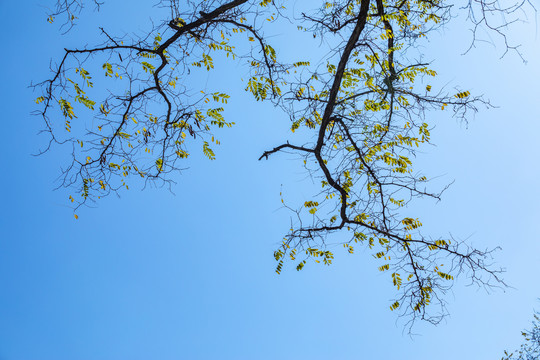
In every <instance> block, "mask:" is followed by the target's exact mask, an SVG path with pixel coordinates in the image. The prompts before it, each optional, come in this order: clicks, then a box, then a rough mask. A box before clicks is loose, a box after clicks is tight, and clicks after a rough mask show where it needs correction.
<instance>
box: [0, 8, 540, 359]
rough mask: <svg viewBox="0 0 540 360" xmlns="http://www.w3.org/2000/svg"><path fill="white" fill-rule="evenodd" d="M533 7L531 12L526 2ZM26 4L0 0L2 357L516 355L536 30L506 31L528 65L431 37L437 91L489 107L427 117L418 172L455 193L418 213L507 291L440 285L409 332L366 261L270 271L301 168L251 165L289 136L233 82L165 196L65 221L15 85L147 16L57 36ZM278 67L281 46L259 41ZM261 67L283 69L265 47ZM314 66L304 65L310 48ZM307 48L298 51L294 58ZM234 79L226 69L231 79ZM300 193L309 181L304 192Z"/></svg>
mask: <svg viewBox="0 0 540 360" xmlns="http://www.w3.org/2000/svg"><path fill="white" fill-rule="evenodd" d="M535 1H536V4H537V8H540V6H538V5H540V4H538V1H537V0H535ZM47 3H48V4H49V5H50V4H52V0H47V1H45V0H43V1H27V2H18V3H17V2H15V1H6V0H1V1H0V13H1V14H3V15H4V16H3V23H2V32H1V35H0V36H1V38H2V44H3V54H4V55H3V56H2V58H1V59H0V62H1V66H0V71H1V73H0V74H1V79H2V86H1V87H0V92H1V93H0V95H1V97H0V98H1V99H2V105H3V109H4V121H3V124H4V125H3V127H2V141H1V142H0V151H1V157H0V164H1V169H3V174H2V176H0V189H1V193H2V200H3V201H2V202H1V205H0V206H1V208H0V215H1V216H0V289H1V293H0V294H1V296H0V319H1V320H0V359H1V360H26V359H28V360H31V359H51V360H56V359H58V360H61V359H66V360H68V359H69V360H74V359H103V360H105V359H133V360H135V359H162V360H167V359H370V360H379V359H380V360H383V359H391V360H393V359H396V360H398V359H399V360H408V359H415V360H431V359H437V360H450V359H452V360H453V359H475V360H488V359H500V357H501V356H502V353H503V350H504V349H509V350H513V349H515V348H517V347H518V346H519V344H520V343H521V339H522V338H521V336H520V331H521V330H522V329H524V328H526V327H528V326H529V325H530V321H531V320H532V313H533V308H535V307H536V308H537V309H538V308H539V307H540V303H539V302H538V300H537V298H538V297H540V279H539V274H540V241H539V237H540V235H539V233H538V229H539V227H540V187H539V186H538V183H539V181H538V178H539V175H540V166H539V162H540V160H539V159H540V156H539V155H540V152H539V150H538V148H539V144H540V140H539V134H540V110H539V109H540V108H539V104H540V87H539V85H538V82H539V80H540V41H539V40H538V38H537V36H536V35H535V34H536V24H535V17H534V14H532V15H531V14H529V20H530V23H528V24H517V25H516V26H515V27H514V28H513V29H512V31H511V32H510V35H511V39H512V40H514V41H515V42H519V43H521V44H522V45H523V46H522V50H523V53H524V56H525V57H526V59H527V60H528V64H526V65H525V64H523V62H522V61H521V60H520V59H519V58H518V57H517V56H515V55H513V54H508V55H507V56H506V57H504V58H502V59H499V57H500V56H501V55H502V53H503V51H502V49H501V48H500V47H499V48H497V47H493V46H491V45H489V44H479V46H478V47H477V48H476V49H473V50H472V51H471V52H469V53H468V54H467V55H466V56H461V53H463V52H464V51H465V50H466V49H467V45H468V42H469V39H470V35H469V33H468V31H467V29H466V27H464V26H463V25H462V24H461V23H460V21H459V20H457V21H456V23H454V24H453V25H450V26H449V27H448V28H447V29H446V30H444V31H440V32H439V33H438V34H434V36H433V37H432V39H431V42H430V43H429V44H428V45H426V47H425V53H426V58H428V59H434V60H435V62H434V68H435V69H436V70H437V71H438V73H439V74H440V75H439V80H438V81H440V83H441V84H448V86H449V87H450V88H453V87H454V86H456V85H461V86H462V87H463V88H467V89H469V90H470V91H471V92H473V93H475V94H485V96H486V97H487V98H489V99H490V100H491V101H492V103H493V104H495V105H497V106H498V108H495V109H490V110H484V109H481V111H480V112H479V113H478V114H477V115H476V116H475V117H474V118H471V119H470V121H469V123H468V124H464V123H460V122H457V121H456V120H454V119H452V118H450V117H448V116H447V115H444V114H438V115H437V116H436V117H435V118H432V119H431V124H434V125H436V128H435V130H434V131H433V132H432V140H433V143H435V144H437V146H436V147H432V148H427V149H426V152H425V153H424V154H422V155H421V156H419V159H418V162H419V165H417V168H420V167H422V168H423V169H424V170H425V172H426V173H428V174H431V175H432V176H433V175H441V176H442V178H441V179H442V180H444V181H445V182H451V181H452V180H455V183H454V185H453V186H452V187H450V189H449V190H448V191H447V192H446V193H445V196H444V198H443V201H442V202H440V203H437V204H434V203H431V202H429V201H426V202H422V203H421V204H419V205H418V206H417V207H415V209H416V212H417V214H418V216H419V217H420V218H421V219H422V221H423V223H424V226H425V228H426V230H428V231H431V233H434V234H443V235H444V234H452V235H453V236H454V237H457V238H460V239H466V238H468V241H469V242H470V243H471V244H473V245H474V246H476V247H479V248H492V247H496V246H501V247H502V250H501V251H499V252H498V253H497V254H496V263H497V264H499V265H500V266H502V267H505V268H506V269H507V272H506V274H505V276H504V278H505V280H506V281H507V283H508V284H509V285H511V286H512V288H508V289H505V290H504V291H503V290H495V291H491V292H489V293H488V292H486V291H485V290H483V289H478V288H476V287H467V286H466V284H467V282H466V281H465V279H464V280H460V281H457V284H456V285H455V287H454V289H453V291H452V292H451V293H450V294H449V296H448V297H447V300H448V310H449V312H450V314H451V315H450V316H449V317H448V318H447V319H446V320H445V321H443V322H442V323H441V324H440V325H438V326H436V327H435V326H431V325H426V324H421V323H418V325H417V326H416V327H415V328H414V332H415V333H416V334H417V335H416V336H413V337H410V336H408V335H407V334H406V333H404V332H403V321H402V320H399V319H397V318H396V317H395V314H394V313H392V312H390V311H389V305H390V299H391V298H392V294H393V287H392V284H391V283H390V280H389V278H388V276H386V274H384V275H383V274H381V273H379V272H378V271H377V265H376V264H377V263H376V262H375V261H374V260H373V259H372V257H371V255H370V253H369V252H368V251H364V250H361V251H357V252H356V253H355V254H354V255H347V254H345V252H344V251H343V252H341V251H336V259H335V264H334V265H332V266H331V267H323V266H319V267H317V266H308V267H306V269H305V270H304V271H302V272H296V271H295V270H294V269H293V268H292V267H288V268H286V269H285V270H284V271H283V272H282V274H281V275H279V276H278V275H276V274H275V273H274V268H275V262H274V259H273V257H272V253H273V251H274V249H275V248H276V246H277V244H278V243H279V242H280V239H281V237H282V236H283V235H284V234H285V232H286V230H287V228H288V223H289V216H290V214H289V213H288V212H287V211H286V210H283V209H281V208H280V200H279V193H280V191H282V190H283V192H284V193H285V195H287V194H288V193H289V194H294V195H293V196H295V197H300V198H303V197H305V196H308V195H309V193H305V194H304V192H303V184H305V181H306V176H305V174H304V173H303V172H302V168H301V166H299V165H300V162H301V160H297V159H296V158H295V157H294V156H290V155H285V154H283V155H277V156H275V157H274V158H272V159H271V160H269V161H263V162H259V161H257V158H258V157H259V156H260V154H261V153H262V152H263V151H264V150H265V149H268V148H271V147H273V146H275V145H277V144H278V143H281V142H282V141H283V139H287V138H290V136H291V135H290V131H289V130H288V129H289V123H288V120H287V119H286V117H285V116H283V114H281V113H280V112H278V111H276V110H274V109H273V108H272V107H271V106H270V105H269V104H260V103H258V104H257V103H255V102H254V101H252V100H251V99H249V96H247V95H248V94H244V93H243V90H242V89H243V86H245V85H243V84H242V83H241V82H240V81H238V80H237V79H236V78H231V79H228V78H223V79H221V81H223V83H226V84H228V86H229V87H230V91H229V93H230V94H231V95H233V98H232V100H231V101H230V106H229V107H228V108H227V114H228V116H229V118H228V119H230V120H233V121H235V122H236V123H237V125H236V126H235V127H234V128H233V129H230V130H227V131H223V135H222V136H221V142H222V145H221V146H220V147H219V149H216V150H217V156H218V158H217V160H216V161H213V162H210V161H207V160H204V159H203V158H202V157H201V156H197V155H196V156H195V158H194V160H193V161H192V162H191V163H190V168H189V169H188V170H186V171H184V172H183V173H182V174H181V175H178V176H176V177H175V179H176V180H177V182H178V184H177V185H176V186H175V187H174V189H173V190H174V192H175V195H173V194H171V193H169V192H168V191H166V190H165V189H159V188H158V189H155V188H148V189H146V190H145V191H143V192H141V191H139V187H138V186H135V184H133V186H132V187H131V188H132V189H133V190H130V191H129V192H124V193H122V195H121V198H117V197H114V196H113V197H110V198H107V199H104V200H103V201H101V202H100V203H99V204H98V206H97V207H96V208H85V209H81V210H80V211H79V212H78V214H79V216H80V219H79V220H75V219H74V217H73V212H72V209H71V208H70V207H69V203H68V199H67V197H68V195H69V191H68V190H65V189H59V190H57V191H53V189H54V188H55V187H56V185H57V177H58V175H59V174H60V166H61V165H62V164H63V159H65V158H66V154H65V153H62V152H61V151H59V149H54V150H53V151H51V152H50V153H48V154H46V155H44V156H41V157H33V156H32V155H31V154H33V153H36V152H37V151H38V150H39V149H40V148H41V146H43V144H44V143H45V140H46V139H45V138H44V137H43V136H41V137H40V136H37V132H38V131H39V129H40V128H41V123H40V121H41V119H40V118H39V117H35V116H31V115H30V112H31V111H33V110H35V109H36V106H35V104H34V102H33V99H34V98H35V97H37V96H38V95H39V94H35V93H33V92H32V90H31V89H29V88H28V85H29V84H30V82H31V81H36V80H42V79H44V78H46V77H47V76H48V72H47V71H48V65H49V61H50V59H52V58H58V56H59V55H60V54H61V52H62V49H63V48H64V47H68V46H69V45H80V44H86V43H88V44H92V42H93V39H95V38H96V35H97V34H98V30H97V27H98V26H105V27H106V28H108V29H113V30H115V31H125V32H131V31H132V30H138V31H142V30H143V29H145V28H146V27H147V24H148V21H149V16H150V14H151V11H152V10H151V9H150V7H149V5H148V3H149V2H148V1H142V0H140V1H132V2H130V6H129V8H128V9H124V6H125V4H126V2H120V1H116V2H114V1H113V2H112V3H111V4H110V5H106V6H104V7H103V9H102V12H101V13H100V14H99V15H98V14H95V13H93V12H91V11H89V12H88V13H87V14H86V15H87V17H86V18H83V19H82V21H81V24H80V26H79V27H78V28H76V29H75V30H73V31H72V32H70V33H69V34H68V35H66V36H64V37H61V36H60V35H59V34H58V28H57V27H56V26H54V25H50V24H48V23H47V22H46V21H45V20H46V9H45V8H44V7H42V6H41V5H43V4H47ZM269 35H270V36H272V39H273V40H272V41H273V43H274V44H282V47H281V48H282V49H283V51H284V52H285V53H286V52H287V51H288V52H291V51H293V50H294V51H300V50H298V49H297V45H296V44H291V43H290V42H288V36H287V34H286V33H280V32H274V33H269ZM276 49H278V56H279V55H280V53H279V51H280V47H279V46H276ZM315 50H316V49H315ZM304 51H305V50H304ZM236 70H238V72H239V73H241V72H242V71H243V70H242V69H241V68H238V69H236ZM233 118H234V119H233ZM308 181H309V180H308Z"/></svg>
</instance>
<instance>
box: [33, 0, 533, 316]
mask: <svg viewBox="0 0 540 360" xmlns="http://www.w3.org/2000/svg"><path fill="white" fill-rule="evenodd" d="M293 3H294V4H295V6H292V5H293ZM83 5H88V6H94V7H96V8H98V9H99V8H100V7H102V6H106V4H104V3H103V2H98V1H96V0H94V1H87V3H85V2H84V1H83V0H71V1H70V0H64V1H61V0H59V1H58V2H57V5H56V8H55V9H54V10H53V11H51V14H50V16H49V19H48V20H49V21H50V22H53V23H60V24H61V27H60V29H61V31H77V30H76V28H73V25H75V23H76V21H77V17H78V16H79V14H80V12H81V9H82V7H83ZM158 5H159V6H162V7H163V8H165V9H166V10H167V11H164V12H163V13H164V14H168V16H167V17H166V18H160V19H153V20H154V25H153V26H152V28H151V29H150V30H149V31H148V32H147V33H146V34H145V35H144V36H140V35H137V34H135V33H133V34H131V35H124V36H117V35H115V34H112V33H110V32H109V31H107V29H106V28H104V27H103V28H101V37H100V38H99V39H86V40H85V42H87V43H90V44H95V45H88V46H86V45H81V46H80V47H75V48H68V49H65V52H64V55H63V57H61V58H60V59H57V60H56V61H55V62H53V65H52V67H51V74H50V77H49V79H48V80H45V81H43V82H41V83H39V84H37V85H35V87H36V90H38V91H41V95H40V96H39V97H38V98H37V100H36V102H37V103H39V104H40V106H41V108H40V110H39V115H40V116H41V117H42V118H43V124H44V132H45V133H46V134H47V135H48V136H49V139H50V142H49V147H47V149H45V150H44V151H46V150H48V149H49V148H50V147H51V146H59V145H60V146H62V148H63V149H65V150H66V151H70V152H71V154H72V157H71V159H72V161H71V162H70V163H69V164H66V167H65V168H64V170H63V176H62V184H61V185H62V186H65V187H69V188H71V189H73V194H72V195H71V196H70V200H71V201H72V202H73V204H74V206H75V209H77V208H78V207H79V206H81V205H83V204H88V203H89V202H94V201H96V200H98V199H100V198H102V197H104V196H107V195H109V194H111V193H118V192H121V191H124V190H125V189H128V187H129V184H132V183H141V184H143V185H144V184H147V183H148V182H152V183H156V184H158V185H163V184H169V185H170V184H171V182H172V181H173V179H174V178H175V176H177V175H176V174H177V173H178V171H179V170H180V169H182V168H183V163H184V162H185V159H186V158H189V157H190V154H191V153H192V152H194V151H200V150H198V149H202V152H203V153H204V154H205V155H206V156H207V157H208V159H210V160H212V159H214V158H215V157H216V156H218V154H217V153H216V152H215V151H214V148H215V145H216V144H219V140H218V139H217V134H216V133H215V129H217V128H229V127H232V126H233V125H234V123H233V122H231V121H228V120H227V119H226V118H225V116H224V107H225V106H226V104H227V101H228V99H229V95H228V94H227V91H226V89H222V90H215V91H212V92H207V91H205V90H203V89H201V87H200V86H199V84H198V83H197V82H196V81H193V77H192V76H191V75H192V72H193V71H194V70H195V69H203V70H206V71H209V72H217V73H216V74H215V75H216V76H219V75H220V74H219V71H217V70H216V69H214V64H215V62H216V61H220V62H223V61H225V59H227V61H231V62H240V63H241V64H243V65H244V66H245V67H244V68H245V73H246V74H248V75H247V76H248V80H247V86H246V91H247V94H246V95H251V96H253V97H254V98H255V99H256V100H258V101H266V102H270V103H272V104H274V105H275V106H276V107H278V108H280V109H281V110H282V114H283V116H284V117H288V118H289V119H290V129H291V132H292V133H294V134H291V136H293V139H297V140H296V141H295V140H291V141H286V140H283V141H281V142H280V141H279V140H278V139H276V145H275V146H274V147H272V148H269V149H268V150H267V151H265V152H264V153H262V154H258V155H257V157H259V156H260V158H259V160H271V159H273V158H274V157H275V156H276V155H277V153H279V152H284V151H286V152H288V153H294V154H297V156H298V157H299V158H300V159H302V160H303V164H304V167H305V171H306V172H307V173H308V174H309V175H310V177H311V178H312V179H313V180H314V181H315V183H317V184H320V189H319V191H318V192H316V193H313V194H312V196H311V198H309V199H306V201H305V202H304V203H303V204H289V203H288V202H287V201H286V199H283V204H284V206H285V207H287V208H289V209H290V210H291V211H292V213H293V215H294V216H293V222H292V226H291V228H290V230H289V232H288V233H287V234H286V235H285V237H284V239H283V242H282V245H281V246H280V247H279V248H278V249H277V250H276V251H275V253H274V256H275V259H276V261H277V272H278V273H279V272H281V270H282V267H283V266H284V263H285V262H286V261H288V262H292V263H293V265H294V267H295V268H296V269H297V270H301V269H303V268H304V267H305V265H306V264H308V262H311V261H314V262H317V263H319V262H321V263H324V264H330V263H332V260H333V258H334V254H333V252H332V251H330V249H329V247H328V246H327V245H326V244H327V239H328V238H329V237H332V235H334V234H336V233H340V234H341V235H340V237H339V239H344V238H345V237H344V234H345V236H346V240H344V241H343V240H341V242H342V245H343V247H344V250H345V251H347V252H349V253H353V252H354V251H355V250H356V249H357V248H358V247H367V248H369V249H370V251H371V253H372V254H373V256H375V257H376V258H378V259H380V267H379V270H380V271H383V272H387V273H388V274H389V275H388V276H389V277H390V278H391V279H392V282H393V284H394V285H395V288H396V296H395V299H394V300H392V303H391V306H390V308H391V310H393V311H396V312H398V313H399V314H400V315H402V316H405V317H406V318H407V319H408V320H410V323H412V322H414V320H415V319H417V318H421V319H423V320H427V321H429V322H432V323H437V322H439V321H440V320H441V318H442V317H443V316H444V315H445V313H446V310H445V300H444V295H445V293H446V291H447V290H448V289H449V288H450V287H451V285H452V283H453V280H454V278H455V277H457V276H459V275H462V276H465V277H468V278H469V279H470V280H471V282H472V283H475V284H478V285H480V286H487V287H491V286H501V285H502V286H504V283H503V281H502V279H501V278H500V272H501V270H500V269H499V268H496V267H493V266H492V264H491V259H492V258H491V255H492V251H493V250H489V249H488V250H481V249H475V248H472V247H470V246H469V245H468V244H467V243H466V242H464V241H459V240H455V239H449V238H445V237H439V236H436V235H431V234H424V233H423V232H422V223H421V220H420V219H418V218H417V217H416V216H414V214H411V213H410V210H409V209H408V207H407V205H408V204H409V203H410V202H411V201H413V200H417V199H419V198H432V199H436V200H439V199H440V196H441V193H442V190H444V189H438V190H430V188H429V180H430V179H429V177H428V175H425V174H424V173H423V171H422V169H415V168H414V160H415V154H416V152H417V151H418V150H419V149H422V148H423V147H424V146H426V145H427V144H429V143H430V141H431V137H430V129H431V128H432V126H433V124H432V122H431V120H430V117H431V116H433V114H434V111H450V112H452V114H453V115H454V116H455V117H456V118H458V119H463V120H466V119H467V117H468V116H469V115H470V114H471V113H474V112H475V111H477V109H478V107H479V106H481V105H482V106H489V102H488V101H487V100H485V99H483V98H482V97H481V96H478V95H475V94H472V93H471V92H470V91H468V90H467V87H466V86H467V85H468V84H465V85H463V87H457V88H456V90H451V91H449V90H448V89H446V88H445V87H442V86H440V85H439V84H437V81H436V76H437V72H436V71H435V70H434V69H432V67H431V66H430V63H429V62H428V61H426V60H424V57H423V56H422V55H423V54H422V50H421V47H420V46H419V45H420V44H422V43H423V42H424V41H426V38H428V37H430V36H434V35H436V34H434V32H435V31H436V30H437V29H440V28H442V27H444V26H450V25H449V23H451V22H452V20H453V19H454V17H455V16H458V15H459V16H464V17H466V18H467V20H468V23H469V24H470V26H471V30H472V32H471V34H472V35H471V38H470V39H469V40H468V41H470V43H471V46H473V45H474V44H475V41H477V40H478V39H477V37H478V34H479V33H478V31H479V29H483V30H486V31H488V32H490V33H491V35H492V36H493V35H495V36H498V37H499V38H500V39H501V40H502V43H503V44H504V46H505V48H504V49H503V50H504V52H505V53H506V52H507V51H512V52H515V53H516V54H518V56H521V55H520V54H519V51H518V47H517V46H515V45H513V44H512V43H511V41H510V40H508V39H507V35H506V34H505V32H504V31H506V28H507V26H508V25H509V24H511V23H512V22H514V21H516V20H517V19H518V18H519V17H520V16H522V15H523V14H524V12H525V11H526V10H527V8H528V7H529V4H528V3H526V2H520V3H508V4H506V5H505V4H503V2H499V1H489V0H471V1H463V2H462V3H457V4H454V3H450V2H448V1H444V0H334V1H304V2H295V1H285V0H283V1H281V0H263V1H260V0H256V1H251V0H235V1H226V0H207V1H192V0H184V1H180V0H171V1H165V0H163V1H161V2H159V3H158ZM293 8H294V9H295V10H294V11H293V10H292V9H293ZM531 9H532V7H531ZM95 16H96V17H98V16H99V13H96V15H95ZM286 21H288V23H292V24H293V25H294V27H295V28H296V29H297V31H299V32H304V33H305V32H307V33H309V34H312V35H313V36H312V38H313V43H314V46H316V47H319V50H318V51H317V55H318V56H319V57H318V58H317V59H306V58H303V56H302V54H298V59H297V60H296V61H295V62H292V63H288V62H284V61H282V60H281V59H280V44H272V42H271V39H269V38H267V37H266V36H265V29H266V28H267V27H270V26H274V25H275V24H280V22H286ZM97 23H99V20H98V21H97ZM451 50H452V49H450V50H449V51H451ZM228 64H229V65H227V66H232V63H228ZM443 70H444V71H456V69H443ZM98 78H99V79H98ZM94 82H95V83H94ZM59 119H62V121H60V120H59ZM261 135H262V134H253V136H255V137H257V136H261ZM306 139H307V140H306ZM276 160H277V159H276ZM182 176H189V172H187V173H184V174H183V175H182ZM284 177H285V178H286V177H287V174H284ZM76 216H77V215H76ZM443 265H444V266H443Z"/></svg>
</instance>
